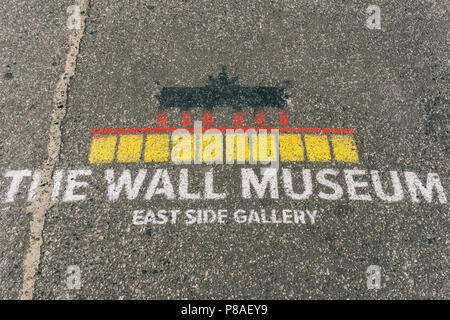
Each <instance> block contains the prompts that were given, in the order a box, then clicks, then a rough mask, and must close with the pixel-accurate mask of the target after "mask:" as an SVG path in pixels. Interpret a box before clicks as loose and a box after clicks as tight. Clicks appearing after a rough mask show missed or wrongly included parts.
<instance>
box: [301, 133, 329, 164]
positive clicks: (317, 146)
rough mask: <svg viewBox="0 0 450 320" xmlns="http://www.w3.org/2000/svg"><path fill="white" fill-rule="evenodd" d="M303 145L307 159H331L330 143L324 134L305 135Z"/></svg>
mask: <svg viewBox="0 0 450 320" xmlns="http://www.w3.org/2000/svg"><path fill="white" fill-rule="evenodd" d="M305 146H306V153H307V154H308V160H309V161H315V162H316V161H322V162H324V161H331V152H330V145H329V144H328V137H327V136H326V135H319V134H307V135H305Z"/></svg>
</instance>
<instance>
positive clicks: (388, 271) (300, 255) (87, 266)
mask: <svg viewBox="0 0 450 320" xmlns="http://www.w3.org/2000/svg"><path fill="white" fill-rule="evenodd" d="M370 4H372V3H369V2H366V1H352V3H351V4H348V3H345V4H344V3H342V2H339V3H337V2H336V1H293V0H285V1H218V2H210V1H158V2H156V1H154V2H149V1H131V0H129V1H108V0H91V1H90V6H89V8H88V10H87V14H88V17H87V19H86V30H85V34H84V36H83V39H82V41H81V44H80V54H79V56H78V60H77V69H76V74H75V76H74V78H73V79H72V80H71V82H70V89H69V93H68V97H69V98H68V104H67V115H66V117H65V119H64V120H63V122H62V125H61V128H62V132H63V137H62V142H63V146H62V150H61V153H60V160H59V163H58V165H57V167H58V168H60V169H91V170H93V175H92V176H91V177H89V178H88V179H87V180H88V181H89V183H90V188H89V190H90V193H89V195H88V199H87V201H84V202H79V203H64V202H59V203H57V204H56V205H55V206H54V207H52V208H51V209H50V210H49V211H48V212H47V213H46V222H45V226H44V230H43V241H44V242H43V246H42V248H41V259H40V265H39V271H38V273H37V275H36V284H35V292H34V296H33V298H34V299H183V298H188V299H239V298H249V299H250V298H251V299H255V298H259V299H330V298H331V299H357V298H362V299H406V298H417V299H448V298H449V288H450V283H449V280H450V278H449V272H448V269H449V261H448V249H449V246H448V243H449V240H448V236H449V231H448V204H444V205H443V204H437V203H432V204H428V203H423V202H422V203H420V204H415V203H412V202H411V201H403V202H399V203H396V204H390V203H386V202H381V201H376V200H375V201H372V202H365V201H361V202H355V201H348V200H339V201H329V202H326V201H324V200H320V199H318V198H316V197H313V198H311V199H309V200H307V201H297V202H296V201H293V200H289V199H287V198H281V199H279V200H272V199H263V200H259V201H257V200H253V199H252V200H250V201H249V200H244V199H242V198H240V197H229V198H228V199H226V200H214V201H213V200H207V201H206V200H205V201H180V200H164V199H162V198H158V199H157V200H154V201H145V200H143V198H142V197H139V198H138V199H136V200H134V201H128V200H125V199H124V198H121V199H120V201H117V202H108V201H106V198H105V194H106V188H105V179H104V176H103V174H104V169H106V168H113V169H115V170H116V171H117V172H120V171H122V170H123V169H125V168H126V169H131V170H132V171H133V172H137V170H138V169H142V168H146V169H148V171H149V172H153V171H154V169H155V168H166V169H168V172H169V174H170V175H171V177H174V181H176V178H175V177H176V176H177V175H178V172H179V170H180V168H181V167H182V168H189V170H190V173H192V175H193V176H194V177H192V179H194V181H195V182H196V184H194V187H193V190H197V189H196V188H197V187H198V188H199V185H200V183H199V181H200V179H201V178H202V176H203V173H204V172H205V171H207V170H208V169H209V168H210V166H206V165H195V166H194V165H185V166H181V167H180V166H176V165H171V164H163V165H155V164H144V163H141V164H109V165H92V164H90V163H89V161H88V154H89V148H90V144H91V140H92V133H91V129H93V128H139V127H144V128H146V127H153V126H156V117H157V112H158V111H157V102H156V98H155V92H157V89H158V88H160V87H162V86H165V87H168V86H186V87H194V86H203V85H205V84H206V81H207V79H208V75H213V76H216V75H217V74H218V73H219V72H220V69H221V67H222V66H226V67H227V70H228V72H229V74H230V76H238V77H239V82H240V83H241V84H245V85H249V86H282V87H285V88H287V91H288V93H289V95H290V97H291V101H292V104H290V105H289V107H288V113H289V117H290V122H291V123H292V124H293V125H298V126H300V125H301V126H304V127H323V128H326V127H347V128H354V129H355V130H356V132H357V133H356V134H355V139H356V142H357V145H358V150H359V156H360V163H359V164H358V165H355V164H337V163H333V164H313V163H308V164H305V163H298V164H289V165H282V166H283V167H289V168H292V170H293V171H295V170H297V172H299V170H300V169H302V168H303V167H305V168H310V169H312V170H319V169H321V168H329V167H333V168H336V169H339V170H342V169H352V168H356V167H357V168H362V169H366V170H380V171H383V172H388V171H391V170H396V171H413V172H417V173H422V174H426V173H428V172H437V173H438V174H439V175H440V177H441V180H442V183H443V185H444V188H445V190H447V195H449V194H448V190H449V189H448V187H449V184H448V176H449V169H450V167H449V164H448V152H449V149H448V143H449V140H448V138H449V137H448V116H449V113H448V110H449V109H448V71H449V61H450V60H449V56H448V49H447V47H448V45H447V43H448V31H449V30H448V9H449V7H448V4H447V3H445V1H377V3H373V4H377V5H379V6H380V7H381V16H382V23H381V25H382V29H381V30H369V29H367V28H366V27H365V21H366V19H367V14H366V12H365V9H366V8H367V6H368V5H370ZM69 5H71V3H70V1H59V2H58V4H57V5H56V4H42V3H41V2H38V1H31V2H29V1H28V2H23V3H17V2H15V1H10V0H7V1H6V2H5V1H4V2H2V4H0V9H1V11H0V36H1V37H0V62H1V65H0V113H1V119H0V124H1V125H0V137H1V139H0V169H1V170H2V171H4V170H7V169H23V168H26V169H30V170H33V169H38V168H39V166H40V165H41V164H42V162H43V161H44V160H45V159H46V157H47V154H46V144H47V141H48V128H49V126H50V114H51V99H52V94H53V90H54V87H55V83H56V81H57V79H58V76H59V75H60V74H61V73H62V72H63V63H64V61H63V60H64V57H65V51H66V50H67V35H68V31H67V29H66V27H65V22H66V19H67V13H66V8H67V7H68V6H69ZM200 112H201V111H200V109H198V110H195V111H194V112H193V117H195V118H199V115H200V114H201V113H200ZM175 117H177V115H176V113H175V112H171V113H169V120H170V122H171V123H172V122H174V121H177V118H175ZM215 121H216V122H217V123H218V124H222V125H231V111H230V110H228V111H226V112H224V113H222V114H220V113H215ZM213 167H214V170H215V174H216V175H217V181H216V182H215V184H216V185H217V186H220V187H221V188H224V189H225V190H226V191H227V192H228V193H230V194H233V192H234V191H233V190H236V189H238V188H239V187H240V180H239V174H240V171H239V169H240V168H239V167H233V166H227V165H215V166H213ZM255 168H258V166H256V167H255ZM5 181H6V180H4V179H0V194H3V192H4V190H5V188H6V184H5ZM147 184H148V180H146V182H145V183H144V185H147ZM198 190H200V189H198ZM20 199H22V200H19V201H17V202H15V203H14V204H13V205H9V204H8V205H7V204H4V203H2V204H1V207H0V208H1V209H2V211H1V212H0V228H1V229H0V252H1V262H0V298H3V299H11V298H18V297H19V294H20V290H21V285H22V269H21V268H22V266H21V263H22V260H23V256H24V253H25V252H26V248H27V241H28V236H29V235H28V223H29V221H28V220H29V219H28V218H27V216H26V214H25V212H24V210H23V208H24V206H25V201H24V200H23V197H22V198H20ZM158 208H167V209H178V210H182V211H183V210H185V209H187V208H193V209H203V208H210V209H227V210H229V211H230V212H233V211H234V210H236V209H238V208H243V209H251V208H266V209H272V208H273V209H276V208H287V209H318V210H319V213H318V215H319V217H318V219H317V221H316V223H315V224H314V225H311V224H305V225H299V226H298V225H284V224H280V225H262V224H249V225H241V224H232V223H230V224H224V225H219V224H211V225H195V226H186V225H183V224H175V225H172V224H166V225H147V226H134V225H132V223H131V221H132V212H133V210H137V209H146V210H147V209H158ZM69 265H77V266H79V267H80V270H81V283H82V286H81V289H80V290H69V289H68V288H67V286H66V277H67V275H66V273H65V272H66V269H67V267H68V266H69ZM369 265H379V266H380V267H381V269H382V279H383V281H382V284H383V285H382V288H381V289H379V290H368V289H367V287H366V269H367V267H368V266H369Z"/></svg>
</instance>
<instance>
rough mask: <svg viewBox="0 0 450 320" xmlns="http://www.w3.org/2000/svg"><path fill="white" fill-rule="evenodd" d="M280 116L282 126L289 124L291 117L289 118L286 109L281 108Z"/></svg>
mask: <svg viewBox="0 0 450 320" xmlns="http://www.w3.org/2000/svg"><path fill="white" fill-rule="evenodd" d="M278 116H279V122H280V126H288V125H289V118H288V114H287V111H286V110H285V109H281V110H280V113H279V115H278Z"/></svg>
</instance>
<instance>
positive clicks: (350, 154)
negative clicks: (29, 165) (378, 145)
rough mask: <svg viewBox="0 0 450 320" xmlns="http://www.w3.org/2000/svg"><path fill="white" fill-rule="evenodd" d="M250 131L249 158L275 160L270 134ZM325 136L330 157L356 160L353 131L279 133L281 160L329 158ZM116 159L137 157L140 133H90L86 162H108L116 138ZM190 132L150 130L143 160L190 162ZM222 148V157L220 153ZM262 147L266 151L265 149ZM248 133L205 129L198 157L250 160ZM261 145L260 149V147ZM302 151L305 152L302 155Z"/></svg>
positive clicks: (340, 160) (227, 161)
mask: <svg viewBox="0 0 450 320" xmlns="http://www.w3.org/2000/svg"><path fill="white" fill-rule="evenodd" d="M263 137H264V135H260V134H258V135H254V136H253V143H251V145H252V155H253V157H254V158H253V159H255V160H257V161H260V162H265V161H274V160H276V154H275V152H276V149H275V148H273V146H274V142H275V141H274V136H272V135H271V134H270V133H268V134H267V136H266V139H264V138H263ZM328 139H330V141H331V146H332V150H333V155H334V160H335V161H338V162H350V163H358V162H359V157H358V150H357V146H356V142H355V139H354V137H353V135H347V134H343V135H339V134H335V135H330V136H327V135H320V134H306V135H304V143H303V141H302V135H301V134H297V133H282V134H280V135H279V152H280V161H281V162H295V161H305V158H307V159H308V161H312V162H319V161H321V162H330V161H331V149H330V144H329V142H328ZM118 140H119V143H118V148H117V156H116V160H117V162H125V163H128V162H139V161H141V155H142V146H143V144H144V135H143V134H127V135H122V136H120V139H118V137H117V136H116V135H98V136H94V138H93V139H92V143H91V149H90V153H89V162H90V163H111V162H113V161H114V156H115V149H116V144H117V141H118ZM194 142H195V141H194V134H191V133H187V134H186V133H183V134H180V133H174V134H173V135H171V134H170V133H152V134H147V135H146V136H145V146H144V152H143V153H144V157H143V158H144V161H145V162H168V161H172V162H174V163H180V162H185V163H192V162H193V160H194V148H195V145H194ZM224 148H225V159H222V157H223V156H224ZM265 148H266V149H267V151H266V152H265V151H264V150H265ZM249 149H250V144H249V137H248V136H247V135H246V134H244V133H239V132H237V133H234V134H225V137H223V136H222V135H221V134H219V133H206V134H203V135H202V161H203V162H206V163H213V162H219V163H220V162H221V161H222V160H225V161H223V163H233V162H234V161H237V162H238V163H245V162H246V163H248V162H249V160H250V150H249ZM260 149H262V150H260ZM305 152H306V155H305Z"/></svg>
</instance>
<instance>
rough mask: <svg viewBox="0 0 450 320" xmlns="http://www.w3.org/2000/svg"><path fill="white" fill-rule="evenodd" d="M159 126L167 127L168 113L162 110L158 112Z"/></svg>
mask: <svg viewBox="0 0 450 320" xmlns="http://www.w3.org/2000/svg"><path fill="white" fill-rule="evenodd" d="M158 126H167V112H165V111H162V110H160V111H159V112H158Z"/></svg>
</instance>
